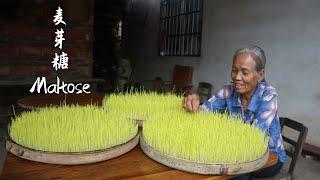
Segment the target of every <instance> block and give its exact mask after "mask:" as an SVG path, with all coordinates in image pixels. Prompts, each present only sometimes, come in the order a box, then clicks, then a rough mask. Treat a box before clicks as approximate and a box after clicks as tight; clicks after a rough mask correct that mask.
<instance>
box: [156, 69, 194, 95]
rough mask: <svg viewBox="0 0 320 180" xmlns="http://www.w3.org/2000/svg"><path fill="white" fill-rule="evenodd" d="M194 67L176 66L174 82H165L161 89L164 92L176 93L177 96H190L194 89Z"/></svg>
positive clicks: (173, 76)
mask: <svg viewBox="0 0 320 180" xmlns="http://www.w3.org/2000/svg"><path fill="white" fill-rule="evenodd" d="M192 74H193V67H191V66H182V65H175V66H174V70H173V75H172V81H164V82H163V86H162V87H161V88H160V89H161V90H162V91H164V92H174V93H176V94H188V93H189V91H190V90H191V88H192Z"/></svg>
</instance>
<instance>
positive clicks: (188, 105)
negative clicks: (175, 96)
mask: <svg viewBox="0 0 320 180" xmlns="http://www.w3.org/2000/svg"><path fill="white" fill-rule="evenodd" d="M182 107H183V108H184V109H185V110H186V111H188V112H197V111H199V108H200V99H199V95H198V94H190V95H188V96H187V97H185V98H184V99H183V101H182Z"/></svg>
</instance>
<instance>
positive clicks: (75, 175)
mask: <svg viewBox="0 0 320 180" xmlns="http://www.w3.org/2000/svg"><path fill="white" fill-rule="evenodd" d="M277 160H278V156H277V155H276V154H274V153H270V154H269V160H268V162H267V164H266V165H265V166H264V168H266V167H269V166H271V165H273V164H275V163H277ZM231 177H234V176H227V175H222V176H209V175H199V174H192V173H187V172H183V171H179V170H175V169H171V168H169V167H167V166H164V165H162V164H159V163H157V162H155V161H153V160H152V159H150V158H149V157H147V156H146V155H145V154H144V153H143V152H142V151H141V149H140V147H139V146H137V147H135V148H134V149H133V150H132V151H130V152H128V153H127V154H124V155H122V156H120V157H117V158H114V159H111V160H108V161H104V162H100V163H95V164H88V165H76V166H66V165H52V164H44V163H38V162H33V161H28V160H25V159H21V158H18V157H16V156H14V155H12V154H11V153H8V154H7V157H6V160H5V162H4V165H3V170H2V174H1V177H0V179H21V178H23V179H61V178H64V179H65V178H71V179H93V178H94V179H110V178H111V179H161V180H162V179H177V178H179V179H228V178H231Z"/></svg>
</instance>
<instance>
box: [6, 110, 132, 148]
mask: <svg viewBox="0 0 320 180" xmlns="http://www.w3.org/2000/svg"><path fill="white" fill-rule="evenodd" d="M8 131H9V135H10V137H11V139H12V140H13V141H15V142H16V143H18V144H20V145H22V146H25V147H28V148H31V149H35V150H41V151H50V152H85V151H94V150H100V149H105V148H110V147H113V146H115V145H118V144H122V143H126V142H128V141H129V140H130V139H132V138H133V137H134V136H135V135H136V134H137V132H138V127H137V124H136V122H135V121H134V120H130V119H129V118H127V117H125V116H122V115H121V113H119V112H117V111H115V112H108V113H107V112H106V111H105V110H103V109H102V108H99V107H96V106H92V105H88V106H78V105H76V106H75V105H73V106H62V107H50V108H43V109H40V110H39V111H32V112H25V113H23V114H21V115H19V116H17V117H15V119H13V121H12V123H11V125H9V127H8Z"/></svg>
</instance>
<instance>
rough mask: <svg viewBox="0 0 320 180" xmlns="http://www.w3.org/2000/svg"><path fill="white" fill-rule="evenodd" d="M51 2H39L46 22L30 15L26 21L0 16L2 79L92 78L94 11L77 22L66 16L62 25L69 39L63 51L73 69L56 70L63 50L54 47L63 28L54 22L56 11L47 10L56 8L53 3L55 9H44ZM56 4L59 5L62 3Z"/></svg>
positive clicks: (0, 64)
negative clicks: (56, 55) (64, 23)
mask: <svg viewBox="0 0 320 180" xmlns="http://www.w3.org/2000/svg"><path fill="white" fill-rule="evenodd" d="M24 2H26V1H24ZM53 2H54V1H53ZM48 5H49V4H47V3H42V4H40V5H38V6H39V8H38V10H39V11H40V12H41V14H40V15H41V16H43V17H44V18H41V19H42V20H43V22H42V23H41V22H40V23H39V22H38V20H37V19H36V18H35V17H34V16H33V15H30V14H26V15H25V16H26V17H23V20H22V19H21V18H20V19H19V18H17V19H16V20H14V21H13V20H6V19H1V18H0V59H1V60H0V77H1V78H3V77H16V78H20V77H22V78H24V77H26V76H28V77H37V76H45V77H47V78H48V79H50V78H54V77H55V76H57V75H58V76H60V77H63V78H65V77H67V78H69V77H92V64H93V55H92V54H93V50H92V49H93V16H92V14H91V15H90V16H89V17H88V18H84V19H86V20H85V21H82V22H76V23H74V22H70V21H68V19H69V20H70V19H71V18H68V17H65V15H64V20H65V21H66V23H67V26H63V27H62V28H63V30H64V32H65V33H64V38H65V39H66V40H65V41H63V48H62V50H63V51H64V52H65V53H67V54H68V57H69V69H66V70H58V71H56V70H55V69H54V68H53V67H52V64H51V61H52V60H53V58H54V55H55V53H58V54H60V53H61V52H60V49H59V48H55V47H54V39H55V31H56V29H57V28H59V29H60V27H55V26H54V24H53V22H52V20H53V16H52V15H51V14H54V13H55V12H51V11H52V10H51V11H50V12H48V11H43V9H52V3H51V4H50V6H51V8H41V7H47V6H48ZM25 6H27V5H25ZM25 6H23V7H25ZM53 6H54V7H58V4H57V5H53ZM23 7H22V8H20V11H19V16H20V17H22V16H23V12H25V9H26V8H23ZM63 9H64V10H65V9H69V12H70V10H72V7H69V8H68V7H64V8H63ZM33 11H37V9H33ZM44 13H47V14H44ZM35 14H37V13H35ZM69 14H70V13H69ZM87 14H88V13H87ZM37 15H39V13H38V14H37ZM48 17H49V19H48ZM34 19H36V20H34ZM38 19H39V18H38ZM73 19H74V18H73ZM51 22H52V23H51Z"/></svg>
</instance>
